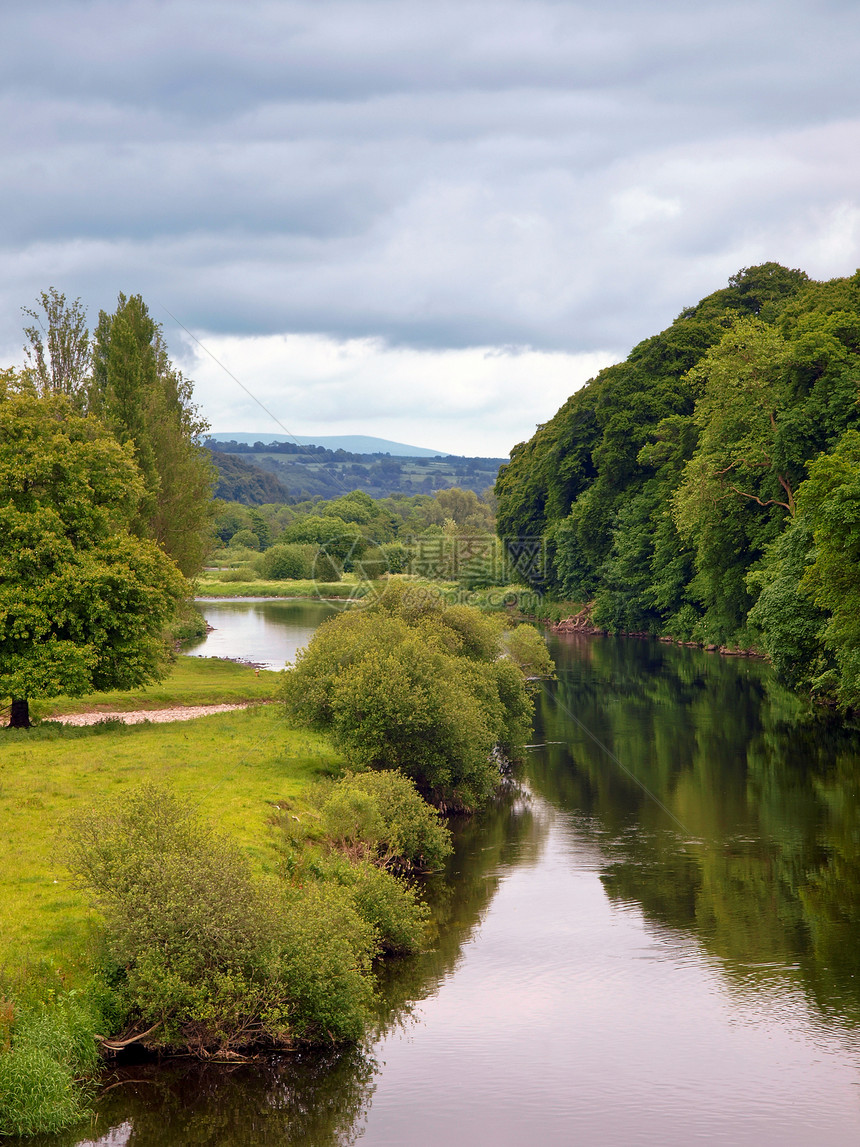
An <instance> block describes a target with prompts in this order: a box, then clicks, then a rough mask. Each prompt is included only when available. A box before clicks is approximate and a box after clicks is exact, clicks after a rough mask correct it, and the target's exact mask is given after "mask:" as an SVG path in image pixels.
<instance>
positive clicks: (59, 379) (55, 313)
mask: <svg viewBox="0 0 860 1147" xmlns="http://www.w3.org/2000/svg"><path fill="white" fill-rule="evenodd" d="M37 306H38V309H37V310H34V309H33V308H31V307H25V308H24V314H25V315H29V317H30V318H31V319H32V320H33V321H32V323H31V324H30V325H29V326H26V327H25V328H24V334H25V335H26V336H27V345H26V346H25V348H24V353H25V355H26V356H27V362H28V372H29V374H30V375H31V376H32V378H33V379H34V381H35V383H36V386H37V388H38V391H39V393H40V394H42V395H48V394H64V395H66V397H67V398H69V399H70V400H71V401H72V402H73V403H74V405H75V407H76V408H77V409H78V410H81V411H83V410H84V409H85V407H86V404H87V392H88V388H89V385H90V368H91V365H92V351H91V347H90V332H89V330H88V328H87V318H86V312H85V310H84V306H83V304H82V303H81V300H80V299H75V301H74V302H73V303H67V302H66V296H65V295H64V294H61V293H60V292H59V291H58V290H57V289H56V287H49V288H48V290H47V291H42V292H41V293H40V295H39V299H38V304H37Z"/></svg>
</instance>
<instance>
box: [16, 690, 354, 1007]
mask: <svg viewBox="0 0 860 1147" xmlns="http://www.w3.org/2000/svg"><path fill="white" fill-rule="evenodd" d="M272 676H273V677H274V676H275V675H274V674H273V675H272ZM209 699H211V697H210V698H209ZM341 764H342V759H341V758H340V757H339V756H338V754H337V753H336V752H335V750H334V749H333V748H332V746H331V744H330V743H329V742H327V741H326V740H325V739H324V738H322V737H320V736H317V735H315V734H312V733H307V732H297V731H294V730H291V729H289V728H287V726H286V723H285V718H284V716H283V710H282V709H281V706H280V705H272V706H260V707H254V708H251V709H245V710H237V711H235V712H232V713H222V714H216V715H213V716H211V717H202V718H199V719H197V720H193V721H184V722H176V723H171V724H164V725H137V726H119V727H115V726H107V727H105V726H102V727H101V728H99V727H95V728H92V727H91V728H82V729H72V728H62V727H58V726H45V727H43V728H41V729H38V728H37V729H32V730H29V731H27V732H24V731H20V732H19V731H14V732H9V731H6V732H2V733H0V975H2V973H4V972H5V973H7V974H14V973H16V972H17V970H18V969H20V968H21V967H26V968H31V969H38V968H39V967H40V966H41V968H42V969H43V970H44V971H45V972H50V974H51V975H57V974H58V975H59V976H60V979H61V982H63V983H66V984H70V985H74V984H76V983H79V982H81V981H82V979H83V978H84V977H85V975H86V971H87V965H88V962H89V961H90V958H91V952H90V935H91V931H92V928H91V922H92V920H93V913H92V910H91V909H89V908H88V906H87V902H86V899H85V897H84V896H83V894H82V893H80V892H79V891H77V890H76V889H75V888H74V887H73V885H72V882H71V879H70V877H69V874H68V872H67V870H66V868H65V865H64V863H63V859H62V855H63V849H62V839H63V835H62V834H63V826H64V824H65V823H66V821H67V820H68V818H69V816H70V815H71V814H73V813H74V812H75V811H76V810H78V809H81V808H84V807H88V806H90V805H92V804H93V803H94V802H97V801H99V800H101V799H102V798H104V797H113V796H116V795H117V794H121V793H123V792H126V791H129V790H131V789H133V788H135V787H136V786H138V785H140V784H142V783H143V782H144V781H155V782H157V783H159V784H164V785H168V786H170V787H171V788H172V789H173V790H175V791H176V792H177V793H179V794H180V795H184V796H187V797H190V798H191V799H192V800H193V801H194V803H195V804H196V805H197V806H198V808H199V809H200V812H201V813H202V814H203V815H204V816H206V817H208V818H211V819H212V821H213V822H214V823H216V824H217V825H219V827H220V828H221V829H223V830H224V831H225V832H227V833H229V834H230V835H231V836H232V837H233V838H234V839H235V840H236V841H237V843H239V844H240V845H241V846H242V847H243V848H245V849H246V850H247V852H248V854H249V856H250V857H251V859H252V862H253V863H254V864H255V866H257V867H259V868H261V869H264V868H268V867H270V866H271V865H273V864H274V863H275V853H274V850H273V845H272V843H271V835H270V832H269V829H268V824H267V821H268V818H269V817H270V816H271V815H272V814H273V813H274V812H276V811H277V807H276V806H278V804H279V803H282V802H283V801H285V800H289V799H291V798H294V797H296V796H297V795H299V794H300V793H301V792H302V790H303V789H304V788H305V787H306V786H307V785H308V783H309V782H311V781H312V780H315V779H317V778H318V777H319V776H321V775H324V774H327V773H332V772H336V771H338V770H339V768H340V767H341Z"/></svg>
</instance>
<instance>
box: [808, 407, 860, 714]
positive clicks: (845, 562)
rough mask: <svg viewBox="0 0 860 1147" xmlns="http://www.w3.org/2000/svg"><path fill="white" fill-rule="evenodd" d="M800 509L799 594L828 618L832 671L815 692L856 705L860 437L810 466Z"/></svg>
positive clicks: (852, 436)
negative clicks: (804, 542) (806, 545)
mask: <svg viewBox="0 0 860 1147" xmlns="http://www.w3.org/2000/svg"><path fill="white" fill-rule="evenodd" d="M798 504H799V506H800V509H801V513H802V515H803V518H804V520H805V522H806V523H807V525H808V528H809V529H810V530H811V533H812V538H813V542H814V545H813V547H812V549H811V555H810V556H811V557H812V559H813V560H812V561H811V563H810V564H808V565H807V567H806V568H805V571H804V572H803V577H802V580H801V583H800V585H801V589H802V590H805V591H806V592H807V593H809V594H810V595H811V597H812V600H813V602H814V604H815V605H816V606H817V607H818V609H819V610H822V611H824V616H825V617H826V618H827V621H826V624H825V625H824V628H823V641H824V645H825V648H826V649H827V650H828V651H829V652H830V653H831V654H832V656H833V658H834V660H835V664H836V668H835V670H829V671H826V672H824V673H822V674H821V675H820V676H819V677H818V679H817V680H816V681H814V682H813V687H814V688H815V689H817V690H819V691H821V692H824V693H830V694H831V695H835V697H836V698H837V699H838V700H839V702H840V703H841V704H842V705H846V706H852V707H855V708H856V707H857V706H858V705H860V433H858V432H857V431H856V430H848V431H847V432H846V433H845V435H844V436H843V438H842V440H841V441H840V443H839V445H838V446H837V447H836V449H835V450H834V451H833V452H832V453H831V454H822V455H820V456H819V457H818V458H817V459H816V460H815V461H814V462H811V463H810V465H809V477H808V478H807V480H806V481H805V482H804V483H803V485H802V486H801V487H800V490H799V491H798Z"/></svg>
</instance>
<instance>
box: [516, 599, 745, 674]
mask: <svg viewBox="0 0 860 1147" xmlns="http://www.w3.org/2000/svg"><path fill="white" fill-rule="evenodd" d="M565 604H566V603H565ZM593 608H594V602H593V601H590V602H586V603H585V605H582V606H580V608H579V609H577V610H576V612H574V613H570V614H569V615H568V616H566V617H559V618H556V619H553V618H552V613H551V612H548V614H547V616H546V617H543V618H540V617H533V618H532V619H531V620H533V621H537V622H539V623H541V624H543V625H545V626H546V628H547V629H548V630H549V632H550V633H557V634H565V633H568V634H570V633H574V634H579V635H581V636H584V637H637V638H640V639H647V640H651V641H660V642H662V643H663V644H665V645H682V646H684V647H686V648H687V649H701V650H702V651H703V652H704V653H719V654H721V655H722V656H723V657H755V658H758V659H760V660H765V661H766V660H767V657H766V656H765V654H763V653H762V652H760V650H758V649H752V648H750V649H742V648H739V647H735V646H731V645H716V644H713V643H711V644H705V643H704V642H702V641H684V640H683V639H682V638H680V637H673V636H672V635H671V634H656V633H649V632H648V631H647V630H627V629H618V630H611V629H604V628H602V627H601V626H598V625H595V624H594V622H593V621H592V610H593Z"/></svg>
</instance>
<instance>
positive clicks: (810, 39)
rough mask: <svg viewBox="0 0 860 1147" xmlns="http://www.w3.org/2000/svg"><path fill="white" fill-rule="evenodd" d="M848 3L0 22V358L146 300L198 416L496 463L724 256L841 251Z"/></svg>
mask: <svg viewBox="0 0 860 1147" xmlns="http://www.w3.org/2000/svg"><path fill="white" fill-rule="evenodd" d="M858 56H860V5H858V4H856V3H836V2H828V0H817V2H816V3H814V4H813V3H807V2H793V0H774V2H763V0H747V2H746V3H742V4H741V3H726V2H722V0H721V2H719V3H715V2H714V3H712V2H710V0H699V2H697V3H696V4H691V3H689V0H684V2H683V3H680V2H679V3H671V2H670V3H648V2H642V0H603V2H602V3H601V4H600V5H599V7H598V6H597V5H596V4H590V5H580V4H575V3H568V2H557V3H552V2H544V0H492V2H477V0H476V2H469V0H456V2H453V3H448V2H446V0H434V2H433V3H427V2H426V0H421V2H416V3H413V2H412V0H349V2H347V3H338V2H329V0H311V2H307V3H305V2H297V3H289V2H287V3H263V2H259V0H242V2H240V3H213V2H212V0H205V2H192V0H186V2H177V0H158V2H153V0H137V2H136V3H134V4H131V3H126V2H125V0H105V2H102V3H91V2H87V0H69V2H66V3H49V2H39V0H30V2H29V3H27V4H26V5H24V4H21V5H12V4H4V5H2V10H0V134H2V142H0V146H2V157H3V158H2V163H0V244H2V254H3V260H4V268H5V275H4V277H3V282H2V284H0V302H2V308H0V346H2V347H6V348H7V353H6V355H5V359H6V361H11V360H20V357H21V356H20V337H19V330H20V325H21V319H20V307H21V306H22V305H26V304H28V303H30V302H31V301H32V300H33V298H34V297H35V295H36V293H37V292H38V291H39V290H40V289H42V288H44V287H46V286H48V285H50V284H53V285H56V286H57V287H58V288H60V289H61V290H64V291H65V292H66V294H67V295H69V296H77V295H80V296H81V297H82V298H83V299H84V300H85V301H86V302H87V303H88V304H89V305H90V307H91V310H92V313H93V317H94V316H95V313H96V312H97V310H98V308H99V307H107V308H112V306H113V303H114V300H115V297H116V293H117V291H118V290H123V291H125V292H126V293H132V292H137V291H140V292H141V293H142V294H143V296H144V298H145V299H146V300H147V301H148V302H149V303H150V306H151V308H152V310H153V312H154V313H155V315H156V317H158V318H160V319H161V320H162V321H164V323H165V333H166V334H167V336H168V339H169V341H170V343H171V346H172V349H173V351H174V354H175V355H177V356H178V357H180V358H181V359H182V361H183V365H184V366H186V367H187V368H188V370H189V372H190V373H191V374H192V375H193V377H195V378H196V379H197V380H198V383H199V387H198V398H199V399H200V400H201V401H202V403H203V406H204V408H205V409H206V410H207V412H208V413H209V416H210V419H211V421H212V423H213V427H214V428H215V429H217V430H258V429H260V430H263V429H274V428H275V427H274V425H273V424H270V425H268V426H266V425H265V418H264V416H263V415H262V412H261V411H260V410H259V408H256V407H254V406H253V404H251V403H250V402H249V401H246V399H245V396H244V395H243V393H242V392H241V391H240V390H239V388H238V387H236V386H235V384H234V383H231V382H230V381H229V379H227V377H226V375H224V374H223V372H220V371H219V370H218V368H217V367H215V366H214V364H213V363H212V361H211V360H210V359H207V358H205V356H202V354H201V353H200V352H199V348H198V347H197V345H196V344H195V343H193V342H192V341H191V340H189V339H188V338H187V336H185V335H184V334H183V333H182V332H181V331H180V330H179V328H178V327H176V326H175V325H174V324H173V322H172V320H171V319H170V318H169V317H168V315H167V314H166V312H165V311H164V310H161V309H160V308H161V307H166V308H168V309H169V310H170V311H171V312H173V314H174V315H176V316H177V318H178V319H179V320H180V321H181V322H182V323H183V324H185V326H187V327H188V328H190V329H191V330H192V331H193V332H194V333H195V335H197V337H198V338H200V339H201V340H202V341H203V342H204V343H205V344H206V346H208V347H209V348H210V349H212V350H213V351H214V352H215V353H216V354H217V355H218V357H219V358H221V357H224V358H225V361H226V359H229V365H230V367H231V369H232V370H233V371H234V372H235V373H236V374H237V375H239V377H241V378H242V380H243V382H244V383H245V384H246V385H247V386H248V387H249V388H250V389H252V390H253V391H254V392H255V393H257V394H258V395H259V397H260V398H261V400H263V401H264V402H265V403H266V405H268V406H271V407H272V409H273V410H275V412H276V413H277V415H278V417H279V418H281V420H282V421H284V422H285V423H286V424H287V425H289V426H290V428H291V429H293V430H294V431H295V432H296V433H312V432H314V431H316V432H326V433H337V432H341V431H355V432H360V433H372V434H379V435H382V436H385V437H390V438H401V439H405V440H406V441H412V442H415V443H416V444H418V445H425V444H426V445H430V446H434V447H439V448H440V449H444V450H462V451H464V452H468V453H480V454H499V453H502V454H503V453H506V452H507V450H508V448H509V447H510V446H511V445H512V444H513V443H514V442H516V441H518V440H519V439H522V438H523V437H526V436H528V435H529V434H530V433H531V432H532V430H533V429H534V423H535V422H538V421H542V420H544V419H546V418H547V417H549V416H550V415H551V414H552V413H553V411H554V410H555V409H556V407H557V406H558V404H559V402H560V401H561V400H562V399H563V398H564V397H565V396H566V394H567V393H569V392H570V391H572V390H573V389H575V387H576V386H578V385H580V384H581V382H582V381H583V380H584V378H586V377H588V375H589V374H593V373H594V370H595V369H597V368H598V367H599V366H600V365H602V364H603V363H605V362H608V361H611V360H612V359H614V358H619V357H623V356H624V355H625V354H626V353H627V351H628V350H629V349H630V347H631V346H632V345H633V344H635V343H636V342H637V341H639V340H640V339H641V338H643V337H646V336H647V335H649V334H652V333H653V332H655V331H656V330H659V329H661V328H662V327H665V326H666V325H667V324H668V323H669V322H670V321H671V320H672V318H673V317H674V316H675V315H676V314H677V313H678V312H679V311H680V310H681V308H682V307H684V306H686V305H688V304H690V303H692V302H695V301H696V300H697V299H698V298H699V297H700V296H702V295H703V294H706V293H708V292H709V291H711V290H714V289H716V288H717V287H719V286H722V285H724V284H725V281H726V279H727V278H728V276H729V275H731V274H733V273H734V272H735V271H737V270H738V269H739V268H740V267H742V266H748V265H751V264H754V263H758V262H763V261H765V260H770V259H774V260H778V261H779V262H782V263H786V264H788V265H790V266H800V267H802V268H804V269H805V270H806V271H808V272H809V273H810V274H812V275H813V276H815V277H817V278H829V277H831V276H834V275H844V274H850V273H852V272H853V271H854V270H855V269H856V268H857V266H858V265H860V158H858V157H860V107H858V104H860V84H858V82H857V74H858V62H860V61H858Z"/></svg>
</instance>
